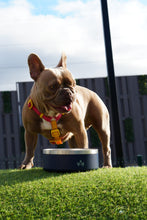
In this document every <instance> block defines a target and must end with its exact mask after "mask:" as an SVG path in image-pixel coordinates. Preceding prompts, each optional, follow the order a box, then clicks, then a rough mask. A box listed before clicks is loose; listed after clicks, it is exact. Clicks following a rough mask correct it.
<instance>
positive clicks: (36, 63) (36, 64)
mask: <svg viewBox="0 0 147 220" xmlns="http://www.w3.org/2000/svg"><path fill="white" fill-rule="evenodd" d="M28 65H29V69H30V75H31V78H32V79H34V80H35V81H36V80H37V79H38V77H39V75H40V73H41V72H42V71H43V70H44V68H45V67H44V65H43V64H42V62H41V60H40V58H39V57H38V56H37V55H36V54H33V53H32V54H30V55H29V57H28Z"/></svg>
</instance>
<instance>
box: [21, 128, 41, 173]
mask: <svg viewBox="0 0 147 220" xmlns="http://www.w3.org/2000/svg"><path fill="white" fill-rule="evenodd" d="M37 137H38V135H37V134H34V133H30V132H28V131H26V130H25V146H26V154H25V158H24V161H23V162H22V164H21V166H20V169H30V168H32V167H33V165H34V164H33V158H34V152H35V148H36V144H37Z"/></svg>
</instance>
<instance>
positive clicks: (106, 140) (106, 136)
mask: <svg viewBox="0 0 147 220" xmlns="http://www.w3.org/2000/svg"><path fill="white" fill-rule="evenodd" d="M99 122H100V120H99ZM93 128H94V129H95V130H96V132H97V134H98V136H99V138H100V141H101V143H102V149H103V160H104V164H103V167H108V168H109V167H112V163H111V148H110V122H109V114H108V113H105V117H104V118H102V121H101V126H100V123H99V124H98V126H97V124H96V121H95V123H94V124H93Z"/></svg>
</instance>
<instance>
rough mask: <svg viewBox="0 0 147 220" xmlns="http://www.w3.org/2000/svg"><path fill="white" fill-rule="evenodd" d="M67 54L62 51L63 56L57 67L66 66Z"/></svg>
mask: <svg viewBox="0 0 147 220" xmlns="http://www.w3.org/2000/svg"><path fill="white" fill-rule="evenodd" d="M66 59H67V57H66V55H65V54H64V53H62V56H61V59H60V61H59V63H58V65H57V67H63V68H66Z"/></svg>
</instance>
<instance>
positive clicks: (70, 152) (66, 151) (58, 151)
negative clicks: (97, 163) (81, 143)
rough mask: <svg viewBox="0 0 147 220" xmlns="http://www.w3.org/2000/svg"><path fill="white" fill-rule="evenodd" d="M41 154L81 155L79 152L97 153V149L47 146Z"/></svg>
mask: <svg viewBox="0 0 147 220" xmlns="http://www.w3.org/2000/svg"><path fill="white" fill-rule="evenodd" d="M43 154H50V155H81V154H98V149H89V148H88V149H83V148H74V149H68V148H58V149H57V148H47V149H43Z"/></svg>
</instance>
